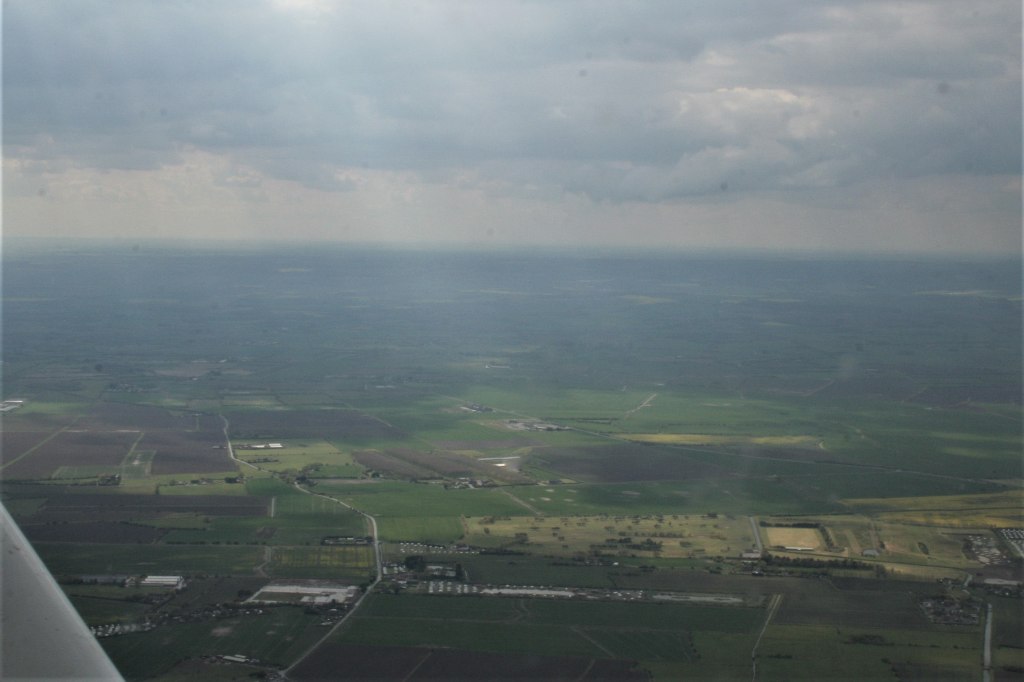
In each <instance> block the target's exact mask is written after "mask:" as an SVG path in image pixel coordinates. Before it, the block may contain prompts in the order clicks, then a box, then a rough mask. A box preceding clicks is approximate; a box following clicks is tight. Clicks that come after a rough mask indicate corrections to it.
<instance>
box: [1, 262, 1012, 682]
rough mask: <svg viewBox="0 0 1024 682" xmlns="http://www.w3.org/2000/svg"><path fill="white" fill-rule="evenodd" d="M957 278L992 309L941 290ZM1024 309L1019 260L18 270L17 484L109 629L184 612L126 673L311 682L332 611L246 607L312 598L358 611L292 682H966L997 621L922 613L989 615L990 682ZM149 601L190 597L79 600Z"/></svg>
mask: <svg viewBox="0 0 1024 682" xmlns="http://www.w3.org/2000/svg"><path fill="white" fill-rule="evenodd" d="M40 273H43V275H44V276H40ZM112 273H113V274H115V275H116V277H115V276H112ZM951 279H956V280H958V281H961V284H964V289H965V290H975V289H977V290H986V291H988V290H996V289H998V290H999V292H1000V293H999V295H993V296H984V297H976V296H971V297H957V296H945V295H943V296H939V295H934V294H929V295H922V294H921V293H920V292H936V291H944V290H945V289H946V288H948V281H950V280H951ZM113 282H116V286H113V284H112V283H113ZM971 283H973V284H971ZM968 284H970V286H968ZM975 284H976V285H977V286H975ZM958 286H959V285H958ZM1019 288H1020V278H1019V264H1013V266H1012V267H1010V266H1007V265H1006V264H998V263H987V264H985V265H984V266H979V265H977V264H956V263H938V262H935V263H931V262H928V263H924V262H922V263H912V264H908V263H879V262H870V263H869V262H859V261H858V262H845V261H835V262H831V261H830V262H827V263H810V262H803V261H799V260H772V259H755V258H751V259H746V260H737V261H733V260H715V259H699V258H681V257H680V258H676V257H673V258H667V257H666V258H647V257H639V256H637V257H636V258H633V257H629V258H625V257H618V256H609V255H604V256H597V255H595V256H594V257H589V256H588V257H586V258H581V257H577V256H567V255H556V254H547V255H544V256H543V257H541V256H536V257H534V256H530V257H527V256H526V255H522V254H520V255H515V256H512V255H508V254H506V255H504V256H498V255H495V254H490V255H485V254H471V255H470V254H444V253H432V254H429V255H428V254H412V253H396V252H388V251H381V252H376V251H358V250H356V251H353V252H351V253H349V252H348V251H346V252H328V251H323V252H320V251H309V250H306V251H290V250H288V249H278V250H275V251H273V252H267V253H262V254H257V253H227V252H217V253H210V254H207V253H193V252H188V253H174V254H171V253H168V252H160V251H159V250H154V251H151V252H147V251H146V250H145V249H142V250H141V251H140V252H133V253H132V254H131V255H130V256H127V255H125V254H112V253H107V252H105V251H102V250H95V249H93V250H89V249H86V250H85V251H82V252H76V253H66V254H61V253H53V254H37V255H35V256H33V257H32V258H27V259H24V260H19V259H17V258H15V259H13V260H10V259H8V256H7V255H6V254H5V295H7V297H8V298H9V299H10V301H11V303H10V304H9V305H8V304H7V300H8V298H5V310H4V314H5V325H4V352H5V357H4V364H3V374H4V377H3V379H4V391H5V396H4V398H5V399H15V400H22V399H23V400H24V402H23V403H19V405H20V406H19V407H17V408H16V409H13V410H11V411H8V412H5V413H4V414H3V415H0V417H2V419H3V428H2V429H0V438H2V458H3V459H2V463H0V478H2V482H0V493H2V496H3V499H4V503H5V505H6V506H7V507H8V509H10V510H11V511H12V513H14V514H15V516H16V518H17V520H18V521H19V523H20V524H21V525H22V527H23V528H24V530H25V532H26V534H27V535H28V537H29V538H30V539H31V540H32V541H33V543H34V544H35V545H36V547H37V550H38V552H39V554H40V555H41V556H42V558H43V560H44V561H45V562H46V564H47V566H48V567H49V568H50V569H51V571H52V572H53V573H54V574H55V575H57V576H58V577H60V578H61V579H62V580H66V581H68V583H69V584H68V585H66V587H67V588H69V590H70V589H71V588H72V587H73V588H74V594H73V598H74V600H75V603H76V605H77V606H78V607H79V608H80V609H81V611H82V612H83V613H84V614H86V615H87V616H88V620H89V622H90V624H97V625H102V624H108V623H128V624H131V623H134V624H139V623H142V622H146V621H147V620H149V621H153V622H156V621H158V620H160V618H162V617H163V615H162V614H168V618H169V620H168V621H166V622H165V621H161V624H160V625H159V627H157V628H156V629H155V630H153V631H152V632H149V633H146V632H135V633H132V634H126V635H119V636H115V637H109V638H106V639H104V646H105V647H106V648H107V650H108V651H109V652H110V653H111V655H112V656H113V657H114V659H115V661H116V663H117V665H118V666H120V667H121V669H122V670H123V671H124V672H125V674H126V676H127V677H128V678H129V679H142V678H151V679H156V680H158V681H159V680H161V679H163V680H166V681H167V682H170V680H175V681H176V682H177V681H179V680H181V679H186V678H188V679H195V678H196V677H202V676H209V677H210V678H211V679H218V678H224V679H232V678H233V677H237V676H238V675H239V674H241V673H240V671H241V670H243V668H241V667H239V668H232V666H230V665H228V664H216V665H215V664H213V663H211V662H209V661H202V660H200V659H199V657H200V656H203V655H222V654H243V655H246V656H255V657H257V658H260V659H261V660H262V661H264V662H265V663H266V664H267V666H268V667H269V668H283V667H286V666H288V665H290V664H291V663H293V662H294V661H295V660H296V659H297V658H298V657H299V656H300V655H301V654H302V653H303V652H305V651H306V650H307V649H308V648H309V647H310V646H311V645H312V644H313V643H314V642H315V641H316V640H317V639H318V638H319V637H321V636H323V635H324V634H326V633H327V631H328V630H327V626H325V625H321V623H327V624H328V625H330V624H333V622H335V621H332V619H333V618H336V617H337V616H336V615H330V613H319V612H317V613H306V610H305V608H299V607H284V606H282V607H277V608H274V609H270V610H269V612H267V613H261V614H255V613H250V614H245V613H244V611H245V608H246V607H244V606H242V605H243V604H244V603H245V602H244V600H245V599H246V598H247V596H248V595H250V594H251V593H252V592H253V591H255V590H258V589H259V587H261V586H262V584H265V583H266V582H267V581H269V580H271V579H275V580H276V579H307V578H308V579H327V578H330V579H331V580H333V581H340V582H343V583H347V584H349V585H352V586H355V587H358V586H360V585H362V586H365V587H366V589H367V591H368V595H369V596H368V597H367V598H366V599H367V601H366V602H364V603H363V604H362V605H361V606H360V608H359V610H358V611H357V612H356V613H355V615H354V616H353V617H352V618H351V619H350V620H349V621H348V622H346V624H345V625H344V626H343V627H341V628H339V629H338V631H337V632H336V633H335V635H334V636H333V638H332V639H331V640H329V641H328V643H327V644H325V645H324V646H323V647H322V648H320V649H318V650H317V651H316V652H315V653H314V655H313V656H311V657H310V658H308V659H306V661H305V662H303V664H302V665H301V666H299V667H298V668H297V669H295V670H293V671H292V672H291V673H289V676H290V677H291V678H292V679H316V678H317V677H322V676H324V675H325V671H328V672H329V675H327V676H330V677H333V678H336V679H360V678H362V677H385V678H388V677H390V678H392V679H412V680H421V679H422V680H426V679H460V676H461V678H462V679H469V678H474V677H479V678H487V677H488V676H489V675H490V674H491V672H493V671H494V670H501V671H507V672H508V673H509V674H510V675H521V676H523V677H538V676H539V677H543V676H545V675H549V676H556V677H557V676H563V677H566V678H570V679H582V680H598V679H622V680H634V679H635V680H640V679H651V678H653V679H655V680H678V679H751V677H752V676H756V678H757V679H766V680H767V679H806V680H819V679H831V678H834V677H836V676H837V675H838V674H839V673H842V675H845V676H847V677H848V678H854V679H895V678H899V679H907V680H914V679H945V678H948V679H959V678H964V679H966V678H971V679H977V677H978V676H979V675H980V674H981V670H980V660H981V649H980V647H981V646H983V641H984V639H983V631H982V625H981V624H978V623H967V624H958V625H943V624H937V623H932V622H930V621H929V620H928V617H927V616H926V615H925V612H924V610H923V609H922V607H921V600H922V599H924V598H926V597H933V596H942V597H949V598H952V599H955V600H971V599H974V600H980V601H984V602H986V603H992V604H993V608H994V613H995V616H994V623H995V624H994V634H993V641H994V645H993V646H994V648H995V650H994V652H993V654H994V661H995V666H996V669H995V671H994V672H995V679H1000V677H1005V676H1006V675H1012V674H1013V671H1014V666H1019V665H1020V656H1019V649H1016V648H1015V647H1017V646H1019V641H1020V636H1021V628H1022V626H1021V624H1020V618H1019V597H1018V596H1016V595H1017V594H1018V593H1019V590H1018V588H1017V587H1015V586H1014V584H1015V581H1020V580H1021V578H1022V576H1021V564H1020V561H1019V560H1015V561H1014V560H1010V559H1008V558H1007V559H1006V561H1003V559H1004V558H1006V557H1008V556H1009V555H1007V554H1006V553H1005V551H1004V550H1005V549H1006V548H1005V546H1003V545H1002V544H1000V543H1001V540H1000V539H999V537H998V536H997V535H996V534H995V533H994V532H993V531H994V529H997V528H1019V527H1024V511H1022V509H1024V505H1022V498H1021V484H1022V481H1024V472H1022V468H1021V460H1020V452H1021V446H1022V436H1021V423H1022V420H1021V410H1020V386H1021V378H1020V377H1021V357H1020V353H1019V341H1020V330H1021V313H1020V307H1019V305H1018V303H1019ZM968 299H969V300H968ZM59 330H74V333H73V335H72V334H71V333H70V332H68V333H60V332H59ZM228 436H230V439H231V441H230V442H231V445H232V446H233V452H234V455H235V456H236V457H237V458H238V459H239V460H241V462H238V461H235V460H232V459H231V457H230V454H231V449H229V447H228V440H227V437H228ZM272 445H273V447H272ZM278 446H280V447H278ZM346 505H348V506H346ZM361 513H365V514H369V515H372V517H373V518H374V520H375V527H376V528H377V532H378V534H379V537H378V539H379V540H381V541H382V542H383V545H382V548H381V549H382V552H383V554H384V559H385V561H386V562H387V563H388V564H389V566H388V570H387V572H386V574H385V576H384V579H383V581H382V582H380V583H377V584H374V583H375V578H376V574H377V573H376V572H377V568H378V567H377V566H376V564H375V560H376V557H375V552H374V547H373V545H372V544H368V542H367V539H366V538H367V536H370V535H371V534H372V533H373V530H372V528H373V527H374V526H373V525H371V524H370V523H369V521H368V519H367V518H366V517H364V516H363V515H362V514H361ZM758 540H760V544H761V546H760V547H759V545H758ZM1000 552H1002V554H1001V553H1000ZM741 555H745V556H741ZM418 556H422V557H424V560H425V561H429V562H430V563H432V564H438V565H440V566H441V567H442V569H443V568H444V567H448V568H450V569H452V573H453V574H454V573H455V570H454V569H455V566H456V565H458V569H459V572H460V573H461V575H462V577H463V580H462V581H456V580H454V579H453V578H449V579H448V582H444V583H442V582H441V581H440V579H439V578H437V576H436V575H427V574H421V573H417V572H416V571H412V572H409V571H407V570H406V568H407V566H406V565H405V560H406V559H407V558H410V557H418ZM411 563H412V564H413V565H416V564H417V562H416V561H412V562H411ZM143 575H182V576H184V577H185V578H186V580H187V587H186V588H185V589H184V590H182V591H181V592H176V593H166V594H155V593H144V594H143V593H140V592H138V591H137V589H136V588H132V587H127V588H122V587H117V586H114V585H113V584H97V585H85V584H84V583H82V580H83V579H84V578H89V579H97V580H107V579H115V578H116V579H120V577H130V576H132V577H139V576H143ZM210 576H217V578H216V579H214V578H212V577H210ZM968 577H970V578H971V579H972V580H971V582H970V584H967V585H966V586H965V583H966V578H968ZM992 578H997V579H999V580H1003V581H1010V582H1009V583H1006V582H1004V583H997V584H998V585H1000V587H998V588H996V587H991V586H986V583H985V582H984V581H985V580H988V579H992ZM940 580H941V582H940ZM427 581H437V582H438V583H439V584H441V585H442V588H443V589H444V591H445V592H446V594H455V593H460V589H459V588H468V587H469V586H471V585H481V584H489V585H499V586H500V585H519V586H523V585H526V586H531V585H532V586H542V585H543V586H548V587H554V588H558V587H568V588H576V587H578V588H586V589H588V590H596V591H598V593H596V596H594V598H593V599H592V600H590V601H582V600H554V599H552V600H546V599H539V598H536V599H534V598H523V597H508V598H497V597H486V598H485V597H478V596H467V595H465V594H463V596H428V595H427V594H424V593H425V592H426V590H427V587H426V586H425V584H424V583H426V582H427ZM215 583H216V585H215ZM1007 585H1008V587H1007ZM435 587H436V586H435ZM438 589H441V588H438ZM119 590H120V591H119ZM627 590H636V591H643V592H647V593H650V592H659V593H663V594H665V595H668V597H666V598H665V599H664V601H665V603H663V604H658V603H654V601H653V600H651V599H648V597H645V598H643V599H639V600H638V601H636V602H635V603H634V601H631V600H630V598H627V597H624V596H622V595H616V594H615V593H616V592H621V591H627ZM1015 590H1017V591H1015ZM1002 591H1005V592H1007V594H1003V593H1002ZM463 592H464V590H463ZM1008 594H1011V595H1013V596H1007V595H1008ZM680 595H683V596H686V595H730V596H733V597H735V598H736V599H738V600H739V604H741V605H740V606H736V607H726V606H707V605H699V604H695V603H687V602H685V601H675V602H674V601H673V599H677V600H678V599H682V597H681V596H680ZM648 596H649V595H648ZM171 615H173V616H174V617H178V616H180V618H181V619H180V620H174V619H173V618H171ZM172 621H173V622H172ZM762 633H763V635H762ZM759 638H760V643H759V644H758V640H759ZM755 646H757V649H756V650H755ZM755 661H756V665H757V669H756V673H755V671H754V670H753V669H752V668H753V666H754V663H755ZM244 670H245V671H246V672H245V676H248V673H249V672H251V671H252V670H251V669H248V668H245V669H244ZM262 672H268V673H269V672H270V670H269V669H267V670H264V671H262ZM842 675H839V676H842ZM345 676H347V677H345Z"/></svg>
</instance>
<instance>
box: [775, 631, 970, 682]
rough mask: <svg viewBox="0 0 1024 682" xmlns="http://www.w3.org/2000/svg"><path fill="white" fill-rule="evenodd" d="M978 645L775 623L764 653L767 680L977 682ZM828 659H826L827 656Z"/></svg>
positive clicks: (961, 637) (927, 635)
mask: <svg viewBox="0 0 1024 682" xmlns="http://www.w3.org/2000/svg"><path fill="white" fill-rule="evenodd" d="M979 644H980V640H979V638H978V635H977V634H976V633H945V632H938V631H930V632H914V631H908V630H901V629H882V628H865V627H842V628H834V627H827V626H822V625H784V624H773V625H772V626H771V627H769V628H768V630H767V632H766V633H765V637H764V639H763V641H762V644H761V648H760V651H759V653H760V656H759V659H758V670H759V672H762V674H763V675H764V679H803V680H824V679H834V677H835V671H836V669H837V668H839V669H842V671H843V676H844V677H846V678H848V679H861V680H866V679H890V678H891V677H892V676H893V667H897V668H898V669H899V670H900V673H899V677H900V679H951V680H965V681H966V680H976V679H977V678H978V674H979V673H978V668H979V663H978V660H979V657H980V654H981V652H980V650H979V648H978V647H979ZM823 654H824V655H823Z"/></svg>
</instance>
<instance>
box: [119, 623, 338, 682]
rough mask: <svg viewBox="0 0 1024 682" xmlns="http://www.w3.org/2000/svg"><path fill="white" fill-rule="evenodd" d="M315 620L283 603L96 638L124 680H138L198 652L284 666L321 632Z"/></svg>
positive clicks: (148, 677)
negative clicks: (235, 614)
mask: <svg viewBox="0 0 1024 682" xmlns="http://www.w3.org/2000/svg"><path fill="white" fill-rule="evenodd" d="M320 621H321V617H319V616H316V615H309V614H306V613H305V612H304V609H302V608H298V607H287V606H286V607H278V608H271V609H265V613H264V614H263V615H261V616H246V617H240V618H222V619H218V620H213V621H205V622H199V623H182V624H173V625H167V626H164V627H161V628H160V629H159V630H157V631H155V632H146V633H135V634H128V635H122V636H120V637H109V638H105V639H102V640H100V642H101V644H102V646H103V648H104V649H105V650H106V652H107V655H109V656H110V658H111V660H112V661H113V662H114V664H115V665H116V666H117V667H118V670H119V671H120V672H121V673H122V674H123V675H124V676H125V677H126V678H128V679H138V680H141V679H150V678H152V677H154V676H157V675H159V674H161V673H164V672H166V671H168V670H170V669H171V668H172V667H173V666H174V665H175V664H176V663H178V662H179V661H180V660H181V659H182V658H191V657H198V656H211V655H231V654H242V655H243V656H250V657H253V658H257V659H259V660H261V661H266V662H267V663H269V664H272V665H279V666H283V665H287V664H288V663H290V662H291V661H293V660H294V659H295V658H296V657H297V656H299V655H300V654H301V653H302V652H303V651H304V650H306V649H308V648H309V647H310V646H312V644H313V643H314V642H315V641H316V640H317V639H318V638H319V637H322V636H323V634H324V631H323V628H322V627H320V625H319V623H320ZM186 652H187V655H183V654H185V653H186ZM247 672H251V671H247Z"/></svg>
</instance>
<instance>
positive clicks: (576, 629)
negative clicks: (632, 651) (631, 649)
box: [569, 625, 615, 658]
mask: <svg viewBox="0 0 1024 682" xmlns="http://www.w3.org/2000/svg"><path fill="white" fill-rule="evenodd" d="M569 629H570V630H572V631H573V632H575V633H576V634H577V635H579V636H580V637H582V638H583V639H585V640H587V641H588V642H590V643H591V644H593V645H594V646H596V647H597V648H598V649H600V650H601V651H603V652H605V653H606V654H608V655H609V656H611V657H612V658H615V653H614V652H613V651H612V650H611V649H609V648H608V647H606V646H605V645H603V644H601V643H600V642H599V641H597V640H596V639H594V638H593V637H591V636H590V635H588V634H587V633H586V631H584V630H583V628H581V627H580V626H578V625H573V626H572V627H571V628H569Z"/></svg>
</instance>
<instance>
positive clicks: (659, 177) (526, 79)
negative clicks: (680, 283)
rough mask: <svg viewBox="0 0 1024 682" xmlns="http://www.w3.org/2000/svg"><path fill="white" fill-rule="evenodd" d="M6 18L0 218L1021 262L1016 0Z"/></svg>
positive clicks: (408, 2)
mask: <svg viewBox="0 0 1024 682" xmlns="http://www.w3.org/2000/svg"><path fill="white" fill-rule="evenodd" d="M3 7H4V11H3V94H4V102H3V104H4V108H3V125H4V162H3V163H4V165H3V185H4V225H3V229H4V234H5V235H36V236H49V235H53V236H56V235H76V236H124V237H128V238H131V239H142V238H145V237H158V238H167V237H182V238H186V239H190V240H194V239H201V238H217V239H237V238H246V239H263V238H275V239H292V240H302V241H308V240H320V239H328V240H341V241H359V242H363V241H383V242H399V243H403V244H422V245H445V244H449V243H451V244H469V245H474V246H485V245H490V244H493V245H495V246H500V245H506V244H522V245H587V246H638V247H659V248H661V247H665V248H681V249H704V248H733V247H741V248H770V249H779V250H812V251H814V250H826V251H889V252H906V251H923V252H943V251H953V252H962V253H978V252H1018V253H1019V251H1020V246H1021V4H1020V2H1019V1H1018V0H997V1H987V0H970V1H969V2H965V1H963V0H951V1H949V2H944V1H941V0H932V1H928V2H919V3H914V2H893V1H889V0H886V1H883V2H871V1H854V0H844V1H838V0H837V1H834V2H829V1H825V0H815V1H813V2H807V1H802V0H801V1H799V2H795V1H794V2H787V1H782V0H779V1H768V0H762V1H758V2H725V1H722V0H708V1H694V0H685V1H684V0H667V1H665V2H633V1H628V2H627V1H622V2H605V1H598V0H593V1H587V2H583V1H579V2H531V1H528V0H527V1H516V2H512V1H509V2H503V1H501V0H497V1H496V0H488V1H486V2H476V1H474V2H468V1H467V2H455V1H451V2H447V1H437V2H416V1H414V0H402V1H401V2H398V1H395V2H387V1H381V0H372V1H371V0H367V1H365V2H326V1H325V2H320V1H317V0H267V1H264V2H258V1H256V0H235V1H215V2H209V1H206V0H194V1H189V0H179V1H173V0H168V1H163V2H155V1H154V2H128V1H121V0H117V1H98V0H97V1H91V0H59V1H52V2H48V1H46V0H8V1H7V2H5V3H4V5H3Z"/></svg>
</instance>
